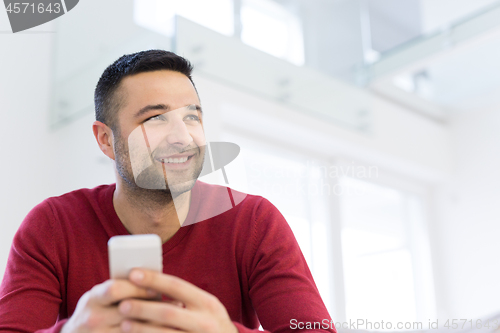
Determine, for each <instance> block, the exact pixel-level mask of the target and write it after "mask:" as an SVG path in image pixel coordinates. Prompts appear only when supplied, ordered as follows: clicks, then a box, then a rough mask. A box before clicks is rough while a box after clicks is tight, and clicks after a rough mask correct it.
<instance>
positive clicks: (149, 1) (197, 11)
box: [134, 0, 234, 36]
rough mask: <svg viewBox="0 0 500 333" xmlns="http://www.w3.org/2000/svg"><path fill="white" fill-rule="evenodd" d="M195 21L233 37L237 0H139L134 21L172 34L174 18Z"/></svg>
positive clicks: (137, 0)
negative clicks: (234, 4)
mask: <svg viewBox="0 0 500 333" xmlns="http://www.w3.org/2000/svg"><path fill="white" fill-rule="evenodd" d="M175 15H180V16H183V17H185V18H187V19H189V20H191V21H194V22H196V23H198V24H200V25H203V26H205V27H207V28H209V29H212V30H215V31H217V32H219V33H221V34H224V35H227V36H232V35H233V33H234V9H233V0H210V1H206V0H135V1H134V21H135V22H136V23H137V24H138V25H140V26H143V27H145V28H147V29H151V30H153V31H156V32H159V33H162V34H166V35H168V36H172V35H173V34H174V26H173V18H174V16H175Z"/></svg>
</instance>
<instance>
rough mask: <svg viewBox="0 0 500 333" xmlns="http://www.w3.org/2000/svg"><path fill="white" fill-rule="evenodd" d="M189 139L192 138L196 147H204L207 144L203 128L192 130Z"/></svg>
mask: <svg viewBox="0 0 500 333" xmlns="http://www.w3.org/2000/svg"><path fill="white" fill-rule="evenodd" d="M189 134H190V135H191V137H192V138H193V141H194V143H195V144H196V145H197V146H198V147H201V146H204V145H206V144H207V141H206V139H205V132H204V131H203V127H201V126H199V127H196V128H194V129H193V130H192V131H190V133H189Z"/></svg>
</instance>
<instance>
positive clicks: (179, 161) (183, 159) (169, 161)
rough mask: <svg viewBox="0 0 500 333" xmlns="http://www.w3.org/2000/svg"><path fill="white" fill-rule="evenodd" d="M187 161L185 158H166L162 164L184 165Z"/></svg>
mask: <svg viewBox="0 0 500 333" xmlns="http://www.w3.org/2000/svg"><path fill="white" fill-rule="evenodd" d="M187 160H188V158H187V157H182V158H166V159H164V160H163V163H165V162H166V163H184V162H186V161H187Z"/></svg>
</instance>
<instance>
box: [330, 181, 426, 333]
mask: <svg viewBox="0 0 500 333" xmlns="http://www.w3.org/2000/svg"><path fill="white" fill-rule="evenodd" d="M340 184H341V186H342V196H341V200H340V203H341V204H340V209H341V221H342V227H341V228H342V230H341V235H342V254H343V263H344V285H345V297H346V316H347V319H348V320H349V319H351V320H357V319H365V320H368V321H371V322H379V323H380V321H381V320H384V321H385V322H387V321H392V322H397V321H402V322H406V321H408V322H410V321H411V322H414V321H416V320H423V319H424V318H426V319H427V318H428V317H427V316H428V315H432V313H429V311H430V308H429V306H430V307H431V308H432V305H433V300H432V293H433V290H432V288H430V286H431V285H432V283H427V284H425V285H424V284H422V283H421V282H422V280H424V279H427V278H430V276H431V275H430V269H431V268H430V256H429V254H428V252H427V251H426V248H427V246H426V241H427V235H426V233H425V232H422V228H423V225H424V221H423V214H422V205H421V198H420V197H419V196H418V195H415V194H411V193H408V192H405V191H401V190H397V189H394V188H389V187H385V186H381V185H377V184H374V183H370V182H367V181H364V180H360V179H354V178H350V177H343V178H342V179H341V181H340ZM427 250H428V249H427ZM422 259H423V260H422ZM422 303H425V304H426V307H427V308H426V309H425V310H423V309H422V308H419V307H417V304H422ZM373 329H377V327H373ZM393 329H396V328H395V327H393Z"/></svg>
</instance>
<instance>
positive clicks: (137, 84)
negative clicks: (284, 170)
mask: <svg viewBox="0 0 500 333" xmlns="http://www.w3.org/2000/svg"><path fill="white" fill-rule="evenodd" d="M95 108H96V121H95V122H94V124H93V131H94V135H95V138H96V140H97V143H98V145H99V147H100V149H101V150H102V152H103V153H104V154H105V155H106V156H108V157H109V158H111V159H112V160H113V161H114V163H115V171H116V184H112V185H102V186H99V187H96V188H94V189H80V190H76V191H73V192H70V193H67V194H64V195H62V196H59V197H54V198H48V199H46V200H45V201H43V202H42V203H41V204H39V205H38V206H36V207H35V208H34V209H33V210H32V211H31V212H30V213H29V214H28V216H27V217H26V219H25V220H24V221H23V223H22V224H21V227H20V228H19V230H18V232H17V233H16V236H15V238H14V241H13V244H12V248H11V252H10V255H9V260H8V264H7V269H6V273H5V276H4V279H3V281H2V285H1V287H0V331H9V332H34V331H42V330H43V331H44V332H59V331H61V332H97V331H103V332H200V333H201V332H207V333H211V332H213V333H236V332H256V331H257V328H258V327H259V324H262V326H263V328H264V329H266V330H267V331H268V332H293V331H295V330H294V329H293V326H292V325H291V323H293V321H300V322H322V321H325V320H326V321H328V322H330V321H331V318H330V316H329V314H328V312H327V310H326V308H325V306H324V304H323V302H322V300H321V297H320V296H319V293H318V290H317V288H316V286H315V284H314V281H313V278H312V276H311V273H310V271H309V268H308V267H307V264H306V262H305V260H304V257H303V255H302V253H301V251H300V248H299V246H298V244H297V242H296V240H295V238H294V236H293V233H292V231H291V229H290V228H289V226H288V224H287V223H286V221H285V220H284V218H283V216H282V215H281V214H280V213H279V212H278V211H277V209H276V208H275V207H274V206H273V205H272V204H271V203H269V201H267V200H266V199H264V198H262V197H259V196H254V195H246V194H244V193H240V192H237V191H234V190H231V189H229V188H226V187H223V186H215V185H209V184H205V183H203V182H200V181H198V180H197V178H198V177H199V175H200V172H201V171H202V168H203V165H204V158H205V150H206V149H205V148H206V147H207V143H206V142H205V136H204V132H203V114H202V111H201V110H202V109H201V104H200V100H199V98H198V94H197V91H196V89H195V86H194V84H193V82H192V79H191V65H190V64H189V62H188V61H186V60H185V59H184V58H182V57H179V56H177V55H175V54H174V53H171V52H167V51H162V50H149V51H144V52H138V53H135V54H130V55H125V56H123V57H121V58H120V59H118V60H117V61H116V62H114V63H113V64H112V65H110V66H109V67H108V68H107V69H106V70H105V71H104V73H103V75H102V76H101V78H100V80H99V82H98V84H97V87H96V90H95ZM228 195H229V196H230V198H231V205H229V206H227V207H226V208H223V209H220V208H221V207H223V206H224V203H223V198H227V196H228ZM215 211H217V212H218V213H214V212H215ZM146 233H154V234H157V235H159V236H160V237H161V239H162V241H163V245H162V247H163V248H162V250H163V267H164V268H163V273H156V272H152V271H147V270H139V269H135V270H133V271H132V272H131V273H130V276H129V278H128V279H117V280H110V279H109V272H108V257H107V241H108V240H109V238H110V237H112V236H116V235H128V234H146ZM159 295H161V296H162V300H161V301H160V300H159V299H158V296H159ZM309 331H310V332H313V331H318V332H320V331H321V332H324V331H325V330H324V329H319V328H318V329H317V330H309ZM326 331H329V332H335V329H334V328H333V327H330V328H328V329H326Z"/></svg>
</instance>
